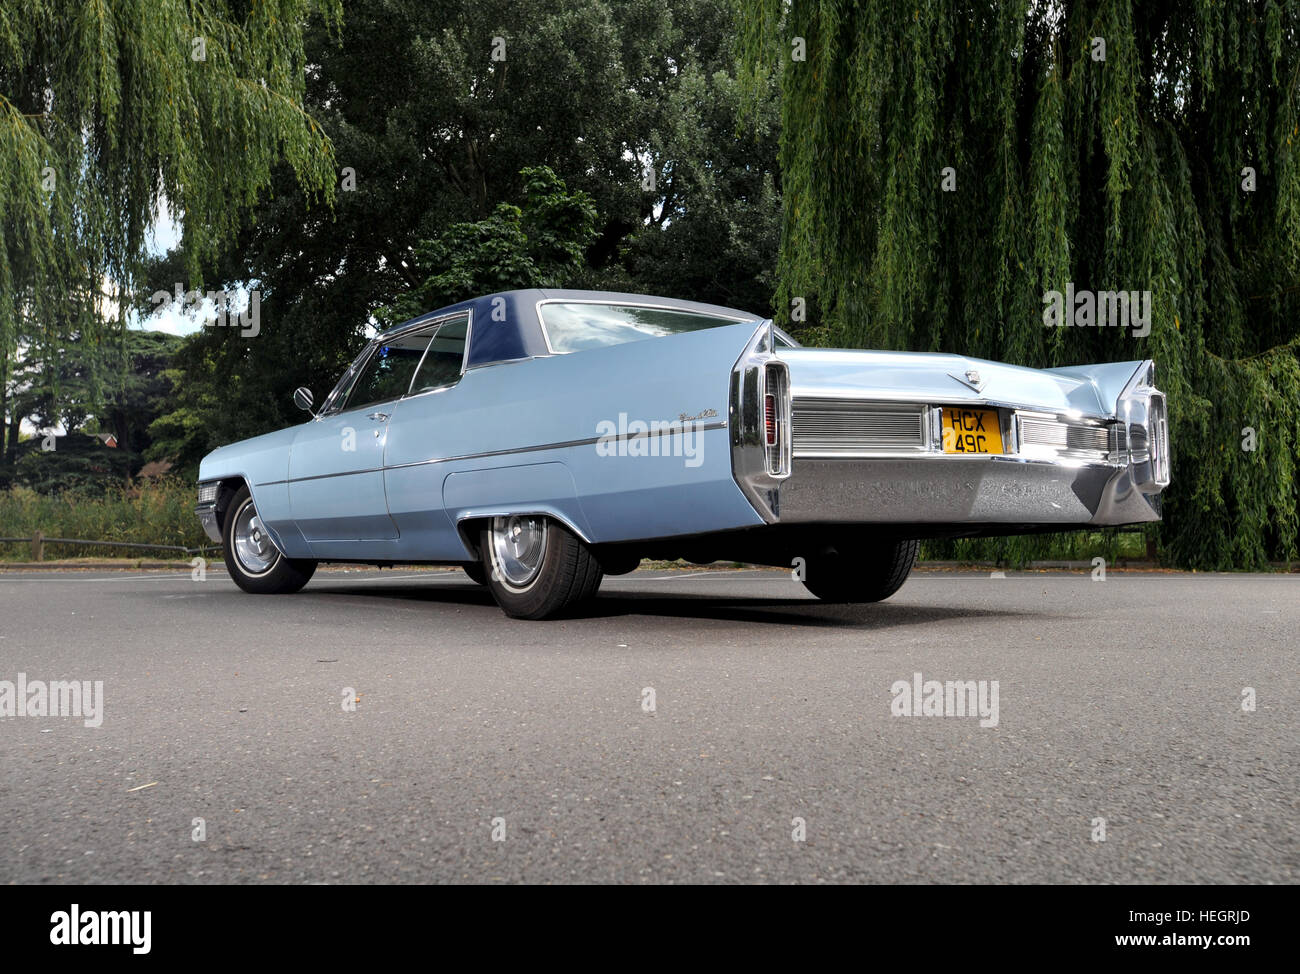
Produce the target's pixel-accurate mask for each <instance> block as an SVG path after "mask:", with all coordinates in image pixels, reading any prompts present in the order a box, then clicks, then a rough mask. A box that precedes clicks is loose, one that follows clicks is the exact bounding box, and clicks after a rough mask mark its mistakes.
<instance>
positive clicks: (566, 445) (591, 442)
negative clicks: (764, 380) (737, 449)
mask: <svg viewBox="0 0 1300 974" xmlns="http://www.w3.org/2000/svg"><path fill="white" fill-rule="evenodd" d="M432 391H435V392H436V391H441V390H432ZM726 428H727V421H726V420H725V419H723V420H719V421H718V422H716V423H701V424H700V425H699V426H696V427H693V429H695V430H698V431H699V432H701V433H707V432H709V431H710V430H720V429H726ZM684 432H686V428H685V427H684V426H683V425H681V424H673V425H671V426H669V427H667V428H661V429H652V430H648V431H646V432H636V433H620V434H618V435H617V436H610V437H604V436H590V437H585V438H583V439H581V440H563V441H561V442H557V443H541V444H538V445H537V446H515V447H510V448H509V449H507V450H485V451H483V452H482V453H461V454H457V455H456V456H451V457H430V458H429V459H428V460H411V461H409V462H407V463H394V464H391V465H386V466H383V467H368V468H366V469H365V470H342V471H340V472H338V473H321V474H314V475H313V476H310V477H295V478H294V479H292V480H264V481H261V482H260V483H258V485H257V486H258V487H275V486H278V485H279V484H298V483H303V482H305V481H308V480H327V479H329V478H330V477H351V476H353V475H354V474H361V473H381V472H384V471H388V470H405V469H407V468H408V467H426V466H429V465H430V464H434V463H451V462H452V461H455V460H485V459H488V458H491V457H505V456H513V455H515V454H522V453H539V452H541V451H544V450H566V449H570V448H572V447H579V446H595V445H596V444H597V443H600V442H601V441H602V440H605V441H613V442H619V441H624V440H637V439H641V438H642V437H650V436H658V437H661V438H662V437H665V436H676V435H678V434H680V433H684Z"/></svg>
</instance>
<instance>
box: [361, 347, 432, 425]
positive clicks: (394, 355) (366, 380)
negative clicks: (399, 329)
mask: <svg viewBox="0 0 1300 974" xmlns="http://www.w3.org/2000/svg"><path fill="white" fill-rule="evenodd" d="M432 334H433V329H432V328H424V329H421V330H420V331H417V332H412V333H411V334H409V335H403V336H402V337H401V338H397V339H394V340H393V341H391V342H387V343H385V344H383V345H380V346H378V347H377V348H376V349H375V350H374V351H372V352H371V353H370V358H368V359H367V360H366V364H365V365H364V366H362V368H361V372H360V373H359V374H358V375H357V377H356V380H355V381H354V382H353V383H352V388H351V389H350V390H349V392H348V398H347V402H346V403H345V404H344V405H343V408H344V409H358V408H360V407H362V406H369V405H372V404H374V403H377V402H389V401H391V400H393V399H400V398H401V397H402V396H404V395H406V390H407V389H408V388H410V385H411V376H413V375H414V374H415V370H416V367H417V366H418V365H419V364H420V357H421V356H422V355H424V350H425V348H426V347H427V346H428V344H429V336H430V335H432Z"/></svg>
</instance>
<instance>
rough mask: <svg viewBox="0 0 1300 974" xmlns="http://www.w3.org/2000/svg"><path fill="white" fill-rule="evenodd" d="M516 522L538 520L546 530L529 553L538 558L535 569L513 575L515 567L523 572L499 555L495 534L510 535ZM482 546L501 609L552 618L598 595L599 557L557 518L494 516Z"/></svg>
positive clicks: (514, 614) (522, 615)
mask: <svg viewBox="0 0 1300 974" xmlns="http://www.w3.org/2000/svg"><path fill="white" fill-rule="evenodd" d="M516 522H529V523H530V524H534V523H535V524H540V525H543V526H544V531H543V534H542V537H541V538H540V539H539V540H538V542H537V544H536V546H535V547H534V548H533V549H531V551H530V554H529V560H531V561H534V562H535V563H536V564H535V567H534V568H532V570H531V574H528V576H527V577H526V578H520V580H518V581H512V580H511V575H512V573H513V574H515V575H519V572H518V571H516V570H515V569H514V568H513V567H512V566H511V565H510V564H503V562H502V560H501V559H500V558H498V554H497V549H496V547H495V546H494V538H496V537H497V536H498V535H500V536H501V537H502V538H503V539H504V538H505V537H507V536H508V534H509V531H510V529H511V527H512V526H513V525H514V524H515V523H516ZM479 546H480V550H481V551H482V553H483V562H482V563H483V565H485V566H488V568H489V572H488V578H487V586H488V590H489V591H491V593H492V597H493V598H494V599H496V602H497V605H499V606H501V609H502V611H503V612H505V614H506V615H508V616H510V617H512V618H514V619H551V618H554V617H555V616H558V615H561V614H562V613H564V612H565V611H566V610H567V609H569V608H571V607H572V606H574V605H577V604H578V603H579V602H582V601H584V600H586V599H589V598H591V597H592V596H593V595H595V594H596V590H597V589H598V588H600V583H601V579H602V578H603V577H604V573H603V572H602V571H601V569H600V563H599V562H597V561H596V559H595V558H594V557H593V556H592V554H591V552H590V551H589V550H588V548H587V546H586V545H585V544H584V543H583V542H582V541H580V540H579V539H578V538H576V537H574V535H573V533H572V532H570V531H569V530H568V529H567V528H566V527H565V526H564V525H563V524H561V523H560V522H558V521H556V520H555V519H553V518H548V517H542V516H528V517H512V518H504V517H502V518H493V519H492V520H491V521H489V522H488V525H487V526H486V527H485V528H483V530H482V532H481V533H480V536H479Z"/></svg>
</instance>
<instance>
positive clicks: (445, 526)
mask: <svg viewBox="0 0 1300 974" xmlns="http://www.w3.org/2000/svg"><path fill="white" fill-rule="evenodd" d="M470 319H471V315H470V313H469V312H467V311H462V312H457V313H455V314H452V315H449V316H447V317H446V318H445V319H442V320H440V321H438V322H436V325H437V331H436V333H435V334H434V336H433V339H432V341H431V342H430V343H429V346H428V349H427V350H426V352H425V355H424V359H423V361H422V362H421V363H420V366H419V369H418V370H417V372H416V374H415V376H414V378H413V379H412V381H411V388H410V392H409V394H408V395H407V396H406V398H404V399H402V400H401V401H400V402H398V403H397V405H396V407H395V409H394V411H393V416H392V419H391V425H390V427H389V433H388V447H387V450H386V453H385V471H384V484H385V491H386V493H387V496H388V509H389V512H390V513H391V515H392V518H393V520H394V521H395V522H396V524H397V526H398V529H399V531H400V534H401V539H400V541H399V542H398V544H397V545H396V546H395V556H400V557H408V558H421V559H429V558H433V559H437V558H447V559H456V558H462V557H464V549H463V547H462V546H461V544H460V541H459V539H458V537H457V535H456V528H455V525H454V524H452V522H451V520H450V518H448V517H447V514H446V511H445V510H444V509H443V504H442V481H443V478H444V477H446V476H447V471H448V466H447V464H446V462H445V461H447V460H448V459H449V453H448V450H449V447H450V446H451V444H452V443H453V442H459V441H461V440H462V439H463V438H464V434H465V431H466V423H467V422H469V421H472V420H471V416H472V409H468V408H467V406H468V405H471V404H468V403H467V402H466V401H465V400H464V397H463V395H462V393H463V389H462V387H461V385H460V382H461V379H462V377H463V376H464V371H465V347H466V344H467V343H468V339H469V329H470Z"/></svg>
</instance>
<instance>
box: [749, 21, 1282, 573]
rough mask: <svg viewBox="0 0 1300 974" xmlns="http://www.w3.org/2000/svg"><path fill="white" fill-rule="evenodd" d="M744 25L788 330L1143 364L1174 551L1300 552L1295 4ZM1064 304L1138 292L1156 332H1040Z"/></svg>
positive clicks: (1013, 547)
mask: <svg viewBox="0 0 1300 974" xmlns="http://www.w3.org/2000/svg"><path fill="white" fill-rule="evenodd" d="M737 9H738V11H739V16H740V17H741V20H742V25H743V32H744V50H745V54H746V64H747V67H748V70H749V71H750V72H751V75H750V76H751V79H752V80H753V81H754V82H755V84H757V85H761V84H763V83H766V82H768V81H770V79H772V78H773V77H776V78H778V79H779V84H780V87H781V94H782V130H781V151H780V160H781V166H782V171H783V180H784V184H783V191H784V222H783V230H782V243H781V256H780V261H779V276H780V290H779V294H780V299H779V302H778V303H779V305H780V306H781V307H782V308H785V307H788V302H789V300H790V299H791V298H793V297H795V296H803V297H805V298H807V299H808V301H809V303H810V305H811V306H812V307H814V308H818V309H820V318H821V321H822V323H823V324H824V325H825V326H826V327H827V328H828V330H829V331H830V340H831V341H833V342H834V343H836V344H842V345H849V346H872V347H880V348H910V349H917V350H939V349H942V350H945V351H954V352H964V353H968V354H973V355H977V356H984V357H989V358H998V359H1004V360H1009V361H1012V362H1017V363H1021V364H1026V365H1032V366H1050V365H1064V364H1071V363H1077V362H1090V361H1116V360H1124V359H1135V358H1153V359H1155V360H1156V362H1157V368H1158V378H1159V381H1160V384H1161V385H1162V386H1163V387H1164V388H1165V389H1166V390H1167V391H1168V392H1169V394H1170V412H1171V421H1172V427H1173V429H1172V437H1173V448H1174V478H1175V479H1174V484H1173V487H1172V489H1171V490H1170V491H1168V492H1167V503H1166V506H1165V523H1164V524H1163V525H1162V526H1161V527H1160V528H1157V529H1153V533H1154V534H1155V535H1156V536H1158V537H1159V539H1160V541H1161V544H1162V547H1163V550H1164V552H1165V553H1166V554H1167V555H1168V556H1169V557H1170V558H1171V559H1172V560H1174V561H1175V562H1177V563H1181V564H1184V565H1190V566H1197V567H1216V568H1217V567H1228V566H1239V567H1255V566H1259V565H1261V564H1263V563H1264V562H1265V561H1266V560H1268V559H1270V558H1294V557H1295V556H1296V540H1297V527H1298V524H1300V515H1298V506H1300V497H1298V485H1300V480H1298V479H1297V471H1296V455H1297V450H1298V448H1300V362H1298V361H1297V351H1298V350H1300V286H1298V284H1297V273H1298V272H1300V155H1298V153H1300V117H1298V113H1297V99H1298V98H1300V84H1298V79H1300V3H1296V2H1294V0H1250V2H1239V3H1217V2H1213V0H1195V2H1187V3H1181V4H1166V3H1152V4H1135V3H1132V2H1131V0H1070V2H1066V3H1062V4H1027V3H1021V4H1006V3H1001V2H993V0H989V2H983V3H971V2H968V0H961V2H958V0H922V2H917V0H906V2H904V0H877V2H873V3H868V4H826V3H812V2H805V0H794V2H792V3H787V2H786V0H753V2H747V3H744V4H741V5H738V7H737ZM1070 283H1072V284H1073V285H1074V286H1075V287H1076V288H1079V289H1088V290H1091V291H1094V292H1095V291H1102V290H1115V289H1124V290H1129V291H1138V292H1143V291H1149V292H1151V297H1152V304H1153V308H1152V316H1151V329H1150V333H1149V335H1148V336H1146V337H1137V336H1136V334H1135V333H1134V331H1133V330H1128V329H1122V328H1104V329H1103V328H1048V327H1045V326H1044V298H1045V296H1046V295H1047V294H1048V292H1051V291H1057V292H1064V291H1065V290H1066V287H1067V284H1070ZM1247 428H1252V429H1254V430H1255V433H1256V437H1257V443H1258V448H1257V449H1256V450H1254V451H1251V450H1247V449H1243V448H1242V444H1243V441H1244V440H1245V439H1246V438H1245V437H1244V436H1243V431H1244V430H1246V429H1247ZM1037 543H1041V542H1037ZM1035 544H1036V542H1031V541H1019V540H1018V541H1015V542H1009V543H1005V544H1001V545H997V546H994V547H993V550H996V551H1001V552H1004V553H1006V552H1014V551H1020V552H1025V551H1030V550H1033V547H1034V545H1035Z"/></svg>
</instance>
